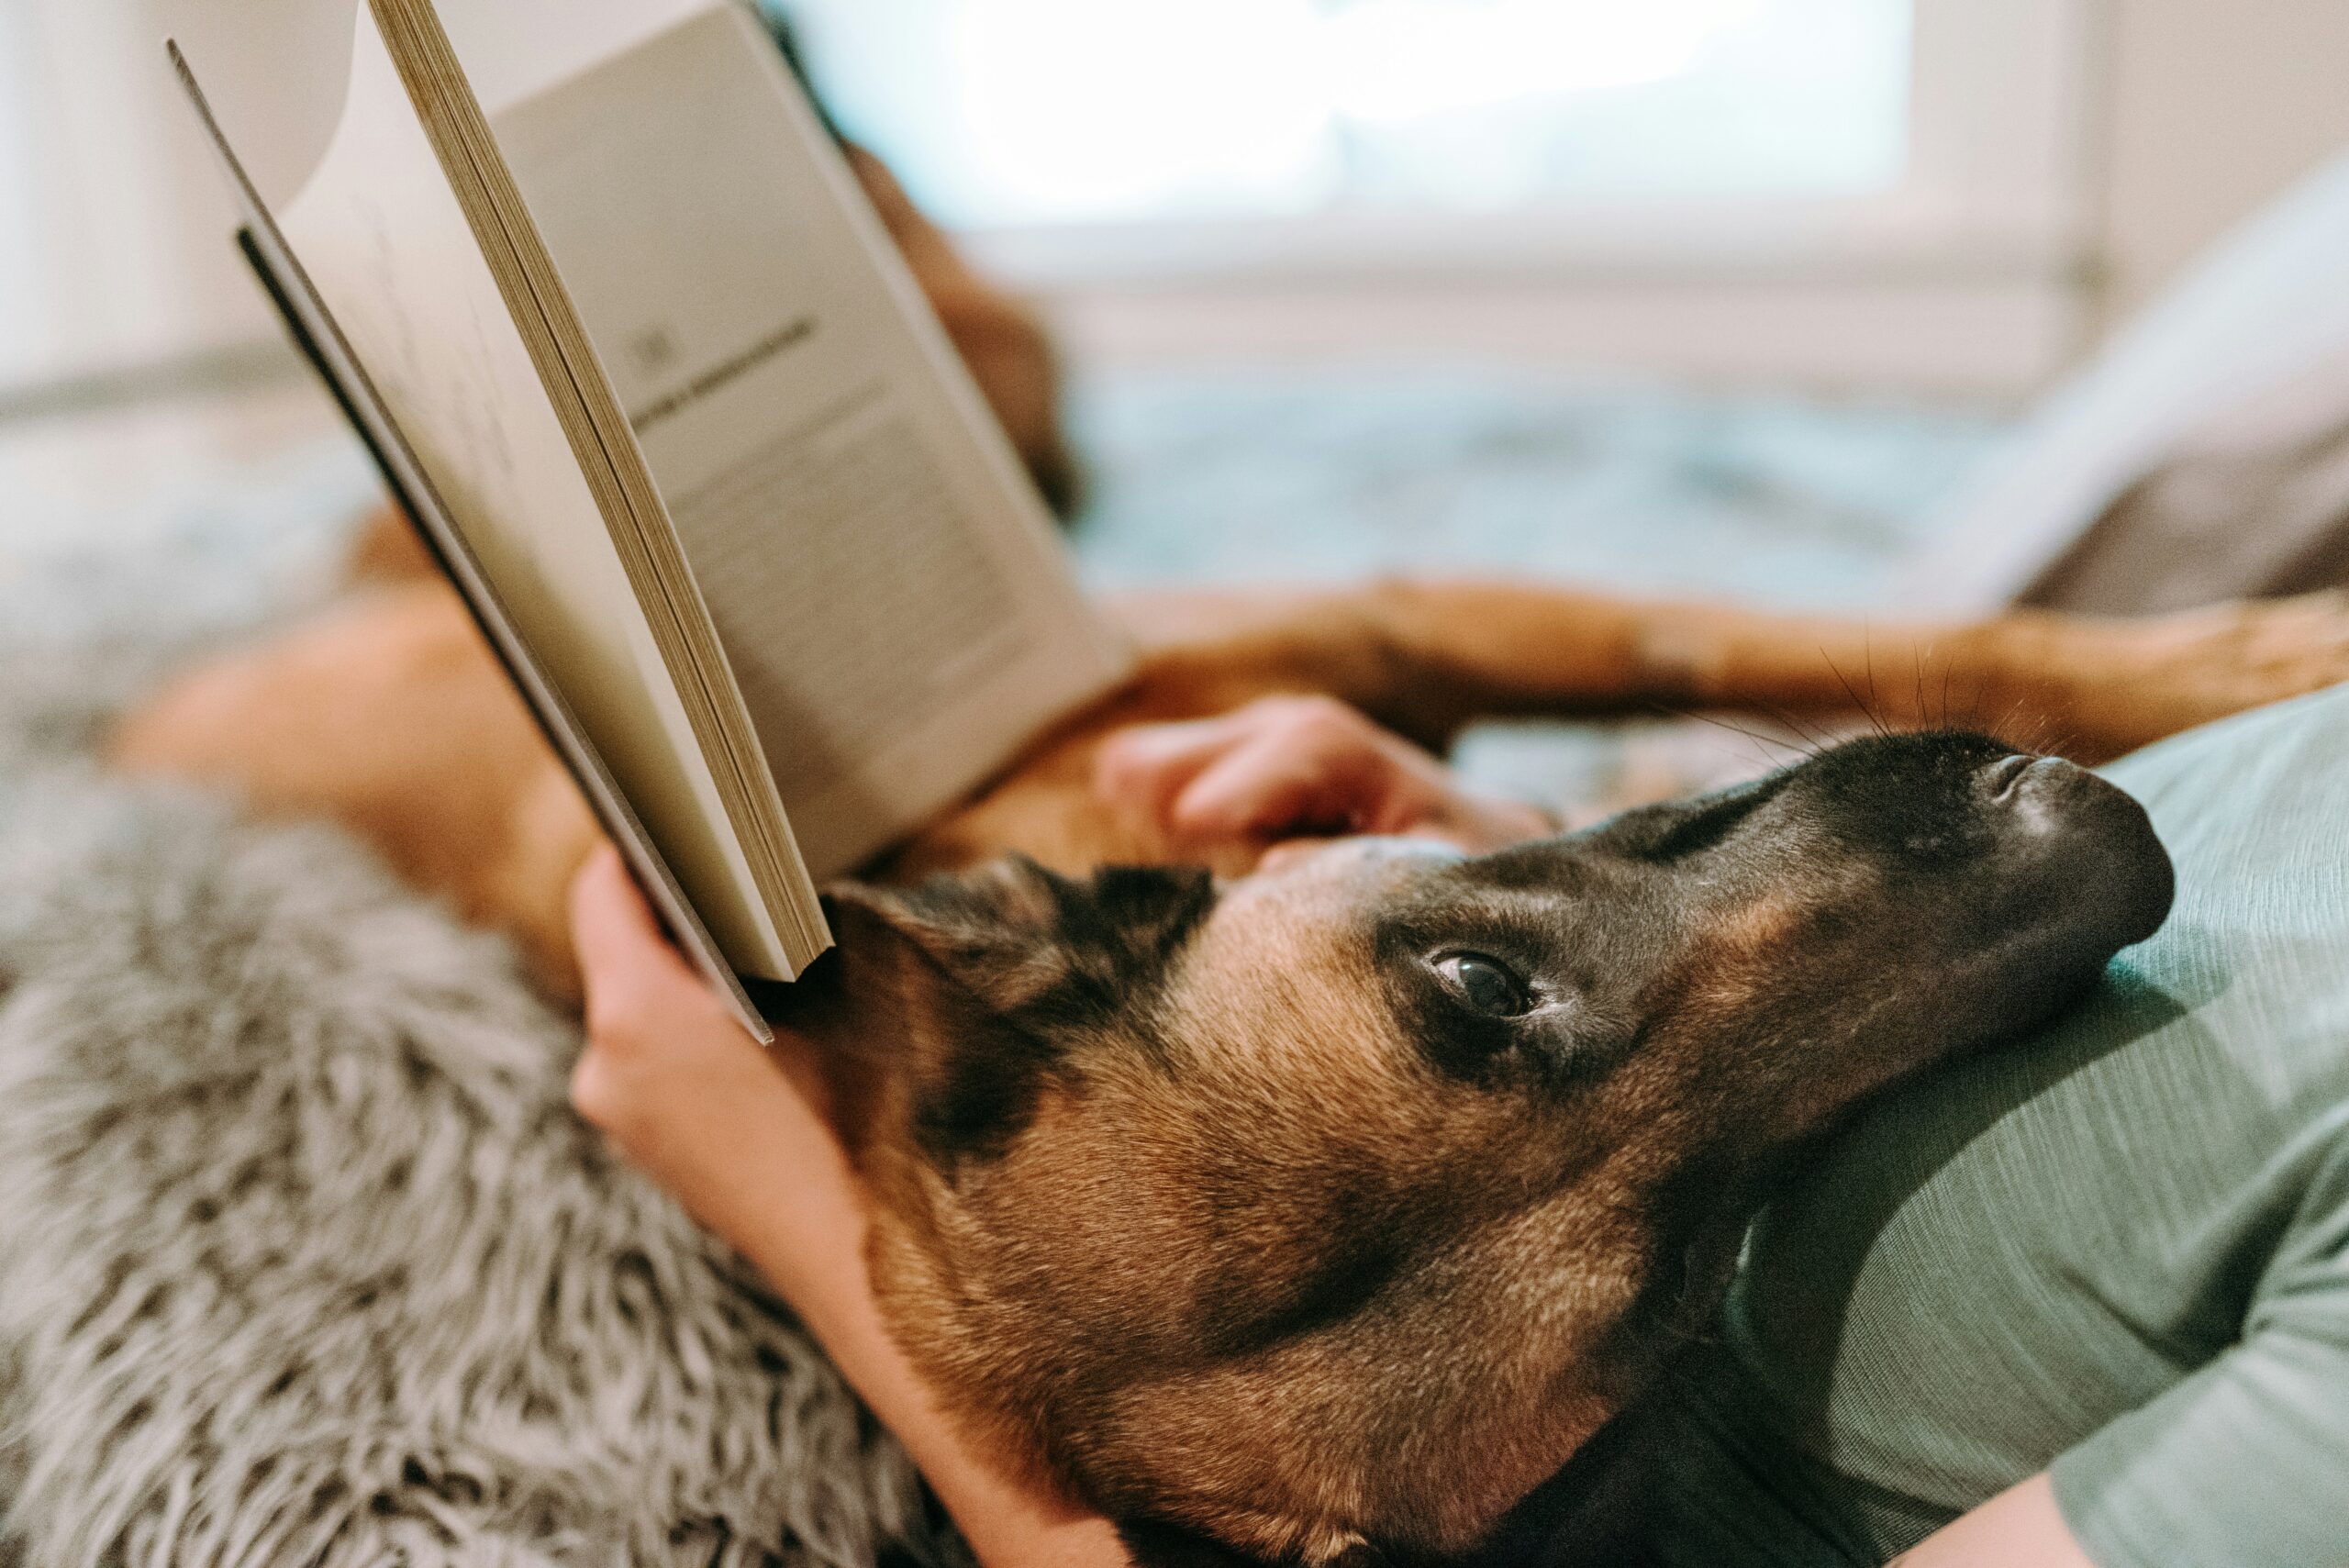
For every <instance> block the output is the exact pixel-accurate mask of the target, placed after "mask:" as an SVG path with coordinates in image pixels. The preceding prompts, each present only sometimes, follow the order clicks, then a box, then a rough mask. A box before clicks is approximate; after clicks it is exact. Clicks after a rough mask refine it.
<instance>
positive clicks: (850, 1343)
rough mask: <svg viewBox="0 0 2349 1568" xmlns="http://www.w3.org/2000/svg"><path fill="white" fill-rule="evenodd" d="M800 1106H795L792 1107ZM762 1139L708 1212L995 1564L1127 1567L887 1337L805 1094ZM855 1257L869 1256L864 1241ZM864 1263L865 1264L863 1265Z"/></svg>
mask: <svg viewBox="0 0 2349 1568" xmlns="http://www.w3.org/2000/svg"><path fill="white" fill-rule="evenodd" d="M786 1105H787V1106H791V1107H794V1108H793V1109H792V1110H790V1111H787V1112H786V1111H785V1109H784V1106H786ZM775 1109H776V1112H777V1113H778V1114H775V1115H774V1116H772V1117H769V1118H763V1120H762V1122H761V1124H760V1127H759V1130H758V1131H757V1132H756V1133H755V1134H753V1135H752V1136H753V1138H754V1139H755V1141H754V1142H752V1143H751V1145H750V1146H749V1147H742V1148H738V1151H737V1153H738V1164H737V1169H738V1175H739V1183H738V1184H736V1185H735V1187H734V1188H733V1190H734V1191H735V1192H738V1193H739V1194H740V1206H739V1207H735V1208H733V1211H732V1212H729V1213H727V1214H724V1215H708V1216H704V1218H706V1219H707V1220H709V1221H710V1222H711V1223H712V1224H713V1225H715V1226H716V1228H717V1229H718V1230H719V1231H720V1232H721V1233H722V1234H725V1235H727V1236H729V1237H730V1238H732V1239H733V1240H734V1242H735V1244H736V1245H737V1246H738V1247H739V1248H740V1250H741V1251H742V1252H743V1255H744V1256H746V1257H747V1258H749V1259H750V1261H751V1263H752V1264H753V1265H754V1266H756V1267H757V1268H758V1269H759V1271H760V1272H761V1273H764V1274H765V1275H766V1276H767V1277H768V1278H769V1279H770V1280H772V1281H773V1282H774V1284H775V1286H776V1287H777V1288H778V1289H779V1290H781V1291H782V1293H783V1295H784V1296H785V1298H786V1299H788V1300H789V1301H790V1302H791V1304H792V1306H793V1307H794V1308H795V1309H796V1310H797V1312H798V1313H799V1317H800V1320H801V1321H802V1322H803V1323H805V1324H806V1325H807V1329H808V1331H809V1332H810V1333H812V1334H814V1335H815V1337H816V1338H817V1340H818V1341H819V1342H821V1343H822V1345H823V1347H824V1349H825V1350H826V1351H828V1352H829V1354H830V1355H831V1358H832V1361H833V1362H834V1364H835V1365H837V1366H838V1367H839V1368H840V1370H841V1375H842V1376H844V1377H846V1378H847V1379H848V1381H849V1383H850V1384H851V1385H852V1386H853V1387H854V1388H855V1389H856V1391H857V1393H858V1394H859V1395H860V1396H863V1399H864V1402H865V1403H866V1404H867V1405H868V1406H870V1407H872V1410H873V1413H874V1415H875V1416H878V1417H879V1418H881V1421H882V1424H883V1425H885V1426H886V1427H887V1428H888V1429H889V1430H890V1431H891V1432H893V1433H895V1434H896V1438H897V1440H898V1441H900V1442H901V1443H903V1444H904V1445H905V1447H906V1451H907V1453H908V1454H910V1455H911V1456H912V1458H913V1462H914V1463H915V1464H916V1465H917V1466H918V1468H919V1469H920V1471H921V1473H922V1474H923V1476H924V1477H926V1478H927V1479H928V1480H929V1482H930V1486H931V1488H932V1489H933V1490H934V1491H936V1492H937V1494H938V1496H939V1500H940V1501H941V1502H942V1503H944V1504H945V1505H946V1509H947V1512H949V1513H950V1514H952V1515H953V1517H954V1522H955V1523H956V1524H957V1525H959V1526H961V1527H962V1530H963V1536H964V1537H965V1539H967V1540H969V1541H970V1543H971V1546H972V1548H973V1550H974V1551H976V1552H977V1553H978V1555H979V1560H980V1561H981V1562H985V1563H987V1564H989V1565H990V1568H1122V1565H1123V1564H1124V1563H1125V1562H1127V1558H1126V1553H1125V1551H1124V1549H1123V1548H1122V1547H1121V1546H1120V1545H1119V1541H1118V1538H1117V1533H1116V1531H1115V1530H1114V1529H1111V1528H1110V1526H1109V1525H1108V1522H1107V1521H1106V1520H1104V1519H1101V1518H1097V1517H1096V1516H1093V1515H1090V1514H1087V1513H1085V1511H1083V1510H1082V1509H1079V1508H1076V1507H1073V1506H1070V1505H1065V1504H1057V1503H1054V1502H1053V1501H1052V1500H1050V1499H1049V1498H1048V1497H1046V1496H1041V1495H1040V1494H1038V1493H1037V1492H1036V1491H1035V1490H1034V1489H1032V1488H1031V1487H1029V1486H1026V1485H1022V1484H1021V1483H1020V1482H1019V1480H1018V1479H1016V1478H1014V1477H1013V1476H1011V1475H1009V1474H1008V1473H1006V1471H1005V1469H1004V1468H1003V1466H1002V1465H1000V1464H999V1463H998V1462H995V1459H994V1456H990V1455H985V1454H981V1453H978V1452H974V1451H973V1449H972V1448H971V1446H970V1444H969V1443H968V1441H967V1440H966V1439H965V1438H964V1436H963V1432H962V1430H961V1429H960V1428H959V1427H957V1426H956V1425H955V1423H954V1422H953V1421H952V1418H950V1417H949V1416H948V1415H947V1413H946V1412H945V1411H944V1410H942V1409H941V1408H940V1407H938V1404H937V1402H936V1401H935V1400H934V1399H933V1398H932V1397H931V1396H930V1390H929V1388H928V1387H927V1385H924V1384H923V1383H922V1382H921V1381H920V1379H919V1378H918V1377H917V1376H916V1375H915V1373H914V1369H913V1367H912V1365H911V1363H910V1362H907V1360H906V1357H905V1352H904V1351H901V1350H899V1349H898V1348H897V1344H896V1340H893V1339H891V1338H890V1337H889V1334H888V1331H887V1329H886V1327H885V1325H884V1324H883V1323H882V1321H881V1319H880V1318H879V1316H878V1314H877V1313H876V1312H875V1310H874V1307H873V1303H872V1298H871V1296H870V1293H869V1292H868V1291H866V1290H865V1289H864V1288H863V1283H862V1282H861V1281H859V1280H856V1279H853V1278H847V1277H843V1274H842V1273H841V1271H839V1270H838V1269H836V1268H835V1267H833V1266H832V1265H831V1262H830V1260H833V1259H837V1258H838V1257H840V1256H841V1248H842V1245H843V1243H842V1238H844V1237H850V1236H855V1237H861V1236H862V1235H863V1229H864V1217H863V1213H862V1212H861V1211H859V1210H858V1209H856V1208H855V1207H853V1206H852V1204H850V1203H848V1202H847V1201H845V1200H844V1198H843V1197H842V1195H841V1192H842V1188H843V1186H844V1185H845V1184H832V1183H825V1184H818V1185H816V1186H814V1187H812V1188H811V1187H810V1186H809V1185H808V1184H807V1182H806V1180H805V1176H804V1171H803V1167H804V1164H805V1162H806V1160H807V1151H808V1150H809V1149H810V1148H811V1147H817V1146H818V1143H817V1140H818V1139H824V1141H825V1142H826V1143H828V1142H829V1139H828V1138H825V1137H824V1133H823V1129H822V1128H821V1127H820V1125H819V1124H818V1123H817V1122H816V1121H815V1119H814V1113H813V1112H812V1111H810V1110H809V1109H808V1108H807V1106H806V1105H805V1104H804V1103H803V1102H800V1101H796V1100H794V1099H792V1098H791V1097H790V1096H788V1095H784V1096H781V1097H780V1099H779V1101H778V1104H777V1106H776V1107H775ZM856 1256H857V1257H859V1258H860V1259H861V1258H862V1256H863V1251H862V1248H861V1247H859V1248H857V1249H856ZM860 1266H861V1265H860Z"/></svg>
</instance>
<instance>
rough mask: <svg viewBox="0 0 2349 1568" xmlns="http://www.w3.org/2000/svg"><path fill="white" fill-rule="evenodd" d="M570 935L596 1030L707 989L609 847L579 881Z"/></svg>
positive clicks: (601, 850)
mask: <svg viewBox="0 0 2349 1568" xmlns="http://www.w3.org/2000/svg"><path fill="white" fill-rule="evenodd" d="M571 931H572V942H573V946H574V947H575V948H576V949H577V950H578V953H579V970H580V978H581V981H582V984H584V986H585V989H586V994H587V1017H588V1022H589V1027H590V1029H596V1028H598V1027H600V1026H602V1025H605V1024H608V1023H614V1022H618V1021H622V1020H628V1019H634V1018H640V1016H642V1015H644V1014H645V1013H647V1012H648V1011H650V1010H651V1009H652V1008H655V1007H657V1006H661V1005H662V1003H663V1001H664V1000H674V999H675V998H677V997H678V996H679V995H680V994H681V993H685V994H690V995H696V996H697V995H700V994H701V993H702V991H703V989H704V988H703V985H702V983H701V979H700V977H699V976H698V975H696V974H695V973H694V972H693V970H692V968H691V967H690V966H689V965H687V964H686V962H685V959H684V958H683V957H682V956H680V955H679V953H678V952H677V950H676V949H675V948H674V947H672V946H671V945H670V943H669V939H668V936H667V934H666V933H665V932H663V931H662V929H661V923H660V921H659V919H658V918H657V917H655V916H654V915H653V913H652V906H651V905H650V904H648V903H647V902H646V901H645V897H644V895H643V893H642V892H640V890H639V889H638V887H637V885H636V879H635V878H634V877H633V876H631V875H630V874H629V869H628V864H627V862H624V861H623V860H621V859H620V854H619V851H618V850H616V849H614V848H613V847H612V846H611V845H610V844H608V843H606V844H600V845H598V846H597V847H596V851H595V852H594V853H593V854H591V855H589V856H588V857H587V863H586V864H585V865H584V866H582V867H580V870H579V874H578V876H577V877H576V878H575V879H574V880H573V883H572V886H571Z"/></svg>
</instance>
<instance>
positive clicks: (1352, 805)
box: [1166, 733, 1375, 839]
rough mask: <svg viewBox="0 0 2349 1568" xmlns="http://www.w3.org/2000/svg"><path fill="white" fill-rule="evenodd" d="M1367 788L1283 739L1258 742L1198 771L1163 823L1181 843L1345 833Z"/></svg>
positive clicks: (1350, 773) (1355, 775)
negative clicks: (1202, 840)
mask: <svg viewBox="0 0 2349 1568" xmlns="http://www.w3.org/2000/svg"><path fill="white" fill-rule="evenodd" d="M1373 787H1375V785H1374V784H1373V783H1372V781H1369V780H1367V779H1364V778H1363V777H1362V776H1361V775H1360V773H1359V772H1358V771H1356V770H1352V769H1347V768H1345V767H1344V766H1343V764H1342V762H1341V760H1338V759H1333V758H1331V757H1330V756H1328V755H1326V754H1323V753H1319V752H1316V751H1301V750H1299V749H1298V748H1297V746H1296V745H1295V744H1294V743H1293V741H1292V740H1291V738H1290V737H1288V736H1286V735H1284V734H1280V733H1270V734H1264V735H1259V736H1257V737H1255V738H1254V739H1253V740H1248V741H1245V742H1242V743H1241V744H1240V745H1237V746H1234V747H1232V748H1231V749H1230V750H1229V751H1225V752H1224V753H1223V754H1222V755H1221V756H1219V757H1218V758H1217V759H1216V760H1215V761H1214V762H1211V763H1209V764H1208V766H1207V767H1206V768H1204V769H1202V770H1200V772H1199V773H1198V775H1197V777H1196V778H1194V779H1192V780H1191V781H1190V783H1189V784H1186V785H1185V786H1184V788H1183V790H1182V793H1181V794H1180V795H1176V796H1175V800H1174V802H1173V804H1172V805H1171V806H1169V807H1168V808H1167V811H1166V822H1167V826H1168V827H1169V828H1171V829H1172V830H1173V831H1174V832H1175V833H1176V834H1177V835H1178V836H1180V837H1183V838H1187V839H1222V838H1244V837H1265V836H1275V835H1279V834H1283V833H1291V832H1309V831H1328V830H1330V829H1331V828H1345V827H1348V826H1350V825H1352V824H1353V822H1354V820H1355V819H1356V817H1358V815H1359V814H1360V812H1361V810H1362V807H1363V806H1364V804H1365V802H1364V800H1363V799H1362V798H1360V796H1362V795H1364V793H1366V792H1367V791H1368V790H1369V789H1371V788H1373Z"/></svg>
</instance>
